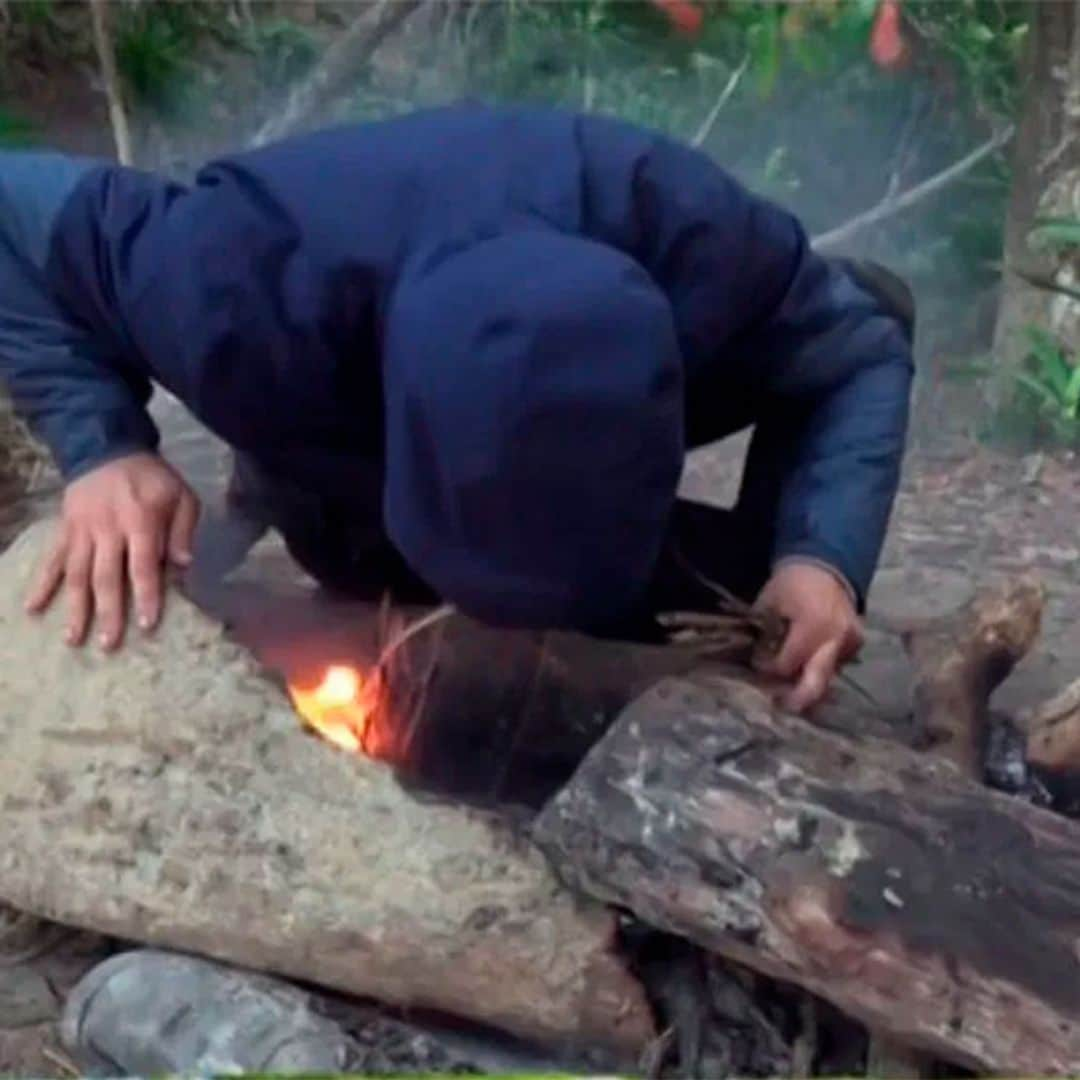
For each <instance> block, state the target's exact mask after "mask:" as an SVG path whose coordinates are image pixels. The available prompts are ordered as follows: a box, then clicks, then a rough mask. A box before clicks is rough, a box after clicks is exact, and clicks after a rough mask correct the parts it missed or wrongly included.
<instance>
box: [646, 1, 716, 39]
mask: <svg viewBox="0 0 1080 1080" xmlns="http://www.w3.org/2000/svg"><path fill="white" fill-rule="evenodd" d="M652 2H653V4H654V5H655V6H656V7H658V8H659V9H660V10H661V11H662V12H663V13H664V15H666V16H667V20H668V22H669V23H670V24H671V28H672V29H673V30H674V31H675V32H676V33H678V34H682V35H683V36H684V37H697V35H698V34H699V33H700V32H701V24H702V22H703V19H704V16H703V15H702V13H701V9H700V8H698V7H697V6H695V5H694V4H693V3H691V0H652Z"/></svg>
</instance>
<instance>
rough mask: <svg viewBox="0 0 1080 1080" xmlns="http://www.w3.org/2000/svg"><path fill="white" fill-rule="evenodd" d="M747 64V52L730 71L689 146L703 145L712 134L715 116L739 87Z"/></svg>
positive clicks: (748, 63)
mask: <svg viewBox="0 0 1080 1080" xmlns="http://www.w3.org/2000/svg"><path fill="white" fill-rule="evenodd" d="M749 66H750V54H749V53H747V54H746V56H744V57H743V61H742V63H741V64H740V65H739V66H738V67H737V68H736V69H735V70H734V71H733V72H732V73H731V78H730V79H728V81H727V83H726V85H725V86H724V89H723V90H721V91H720V96H719V97H718V98H717V99H716V104H715V105H713V107H712V108H711V109H710V110H709V115H708V116H706V117H705V119H704V120H703V121H702V122H701V127H699V128H698V129H697V134H696V135H695V136H694V137H693V139H691V140H690V145H691V146H704V145H705V140H706V139H707V138H708V137H709V136H710V135H711V134H712V129H713V128H714V127H715V126H716V121H717V118H718V117H719V116H720V113H721V112H723V110H724V106H725V105H726V104H727V103H728V102H729V101H730V100H731V96H732V94H734V93H735V91H736V90H737V89H738V88H739V82H740V81H741V80H742V77H743V75H744V74H745V73H746V69H747V68H748V67H749Z"/></svg>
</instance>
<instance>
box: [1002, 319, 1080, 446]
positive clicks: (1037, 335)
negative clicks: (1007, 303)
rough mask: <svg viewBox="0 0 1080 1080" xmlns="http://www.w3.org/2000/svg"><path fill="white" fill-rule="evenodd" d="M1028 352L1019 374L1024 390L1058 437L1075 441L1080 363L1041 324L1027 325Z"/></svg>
mask: <svg viewBox="0 0 1080 1080" xmlns="http://www.w3.org/2000/svg"><path fill="white" fill-rule="evenodd" d="M1027 337H1028V347H1029V353H1028V357H1027V360H1026V363H1025V365H1024V368H1023V369H1022V370H1021V371H1019V372H1018V373H1017V375H1016V379H1017V383H1018V385H1019V387H1020V388H1021V390H1023V391H1024V392H1026V393H1027V394H1029V395H1030V396H1031V399H1032V401H1033V403H1034V404H1035V406H1036V409H1037V411H1038V414H1039V415H1040V416H1041V417H1042V418H1043V420H1044V421H1045V422H1046V424H1047V426H1048V427H1049V429H1050V431H1051V433H1052V434H1053V435H1054V437H1055V439H1057V440H1058V441H1061V442H1063V443H1073V442H1075V441H1076V440H1077V437H1078V436H1080V427H1078V424H1077V421H1078V420H1080V365H1077V363H1076V359H1077V358H1076V357H1075V356H1070V355H1068V354H1067V353H1066V352H1065V350H1064V349H1063V348H1062V346H1061V345H1060V344H1059V342H1058V341H1057V340H1055V338H1054V337H1053V335H1051V334H1049V333H1047V332H1046V331H1045V330H1043V329H1042V328H1041V327H1038V326H1029V327H1028V328H1027Z"/></svg>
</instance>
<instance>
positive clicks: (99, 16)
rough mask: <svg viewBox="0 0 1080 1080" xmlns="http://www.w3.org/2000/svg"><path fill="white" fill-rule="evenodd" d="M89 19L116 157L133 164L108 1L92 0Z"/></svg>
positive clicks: (129, 131)
mask: <svg viewBox="0 0 1080 1080" xmlns="http://www.w3.org/2000/svg"><path fill="white" fill-rule="evenodd" d="M90 21H91V23H92V25H93V30H94V49H95V50H96V52H97V57H98V65H99V67H100V68H101V79H102V82H103V83H104V84H105V98H106V101H107V102H108V105H109V124H110V125H111V127H112V134H113V142H114V143H115V144H116V157H117V159H118V160H119V162H120V164H121V165H130V164H131V163H132V161H133V160H134V158H133V155H132V152H131V129H130V128H129V126H128V119H127V113H126V112H125V111H124V95H123V92H122V89H121V86H120V76H119V74H118V73H117V70H116V51H115V49H114V48H113V40H112V31H111V28H110V25H109V12H108V2H107V0H90Z"/></svg>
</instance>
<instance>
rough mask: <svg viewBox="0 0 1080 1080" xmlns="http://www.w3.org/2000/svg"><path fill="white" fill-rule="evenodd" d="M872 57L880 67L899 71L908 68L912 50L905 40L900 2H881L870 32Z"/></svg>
mask: <svg viewBox="0 0 1080 1080" xmlns="http://www.w3.org/2000/svg"><path fill="white" fill-rule="evenodd" d="M870 55H871V56H872V57H873V59H874V63H875V64H877V66H878V67H880V68H884V69H885V70H886V71H898V70H900V69H901V68H903V67H906V66H907V62H908V60H909V59H910V50H909V48H908V44H907V42H906V41H905V40H904V30H903V21H902V19H901V16H900V0H881V3H880V5H879V6H878V9H877V14H876V15H875V16H874V26H873V29H872V30H871V31H870Z"/></svg>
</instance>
